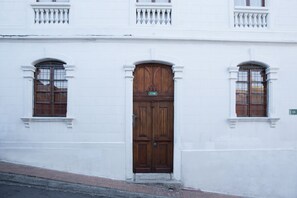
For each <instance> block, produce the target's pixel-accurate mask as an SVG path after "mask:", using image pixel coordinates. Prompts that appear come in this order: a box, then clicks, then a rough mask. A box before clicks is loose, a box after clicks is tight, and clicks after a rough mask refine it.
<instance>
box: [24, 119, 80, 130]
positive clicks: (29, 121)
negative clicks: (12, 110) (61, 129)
mask: <svg viewBox="0 0 297 198" xmlns="http://www.w3.org/2000/svg"><path fill="white" fill-rule="evenodd" d="M21 120H22V121H23V122H24V124H25V127H26V128H30V124H31V123H32V122H64V123H66V125H67V128H70V129H71V128H72V125H73V120H74V118H67V117H28V118H21Z"/></svg>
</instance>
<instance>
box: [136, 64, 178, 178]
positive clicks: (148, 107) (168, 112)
mask: <svg viewBox="0 0 297 198" xmlns="http://www.w3.org/2000/svg"><path fill="white" fill-rule="evenodd" d="M173 85H174V83H173V74H172V71H171V67H170V66H167V65H161V64H141V65H138V66H137V67H136V69H135V71H134V85H133V172H134V173H171V172H172V170H173V112H174V109H173V99H174V94H173V93H174V87H173Z"/></svg>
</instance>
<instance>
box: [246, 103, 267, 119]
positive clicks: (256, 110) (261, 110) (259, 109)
mask: <svg viewBox="0 0 297 198" xmlns="http://www.w3.org/2000/svg"><path fill="white" fill-rule="evenodd" d="M250 116H251V117H263V116H266V108H265V105H250Z"/></svg>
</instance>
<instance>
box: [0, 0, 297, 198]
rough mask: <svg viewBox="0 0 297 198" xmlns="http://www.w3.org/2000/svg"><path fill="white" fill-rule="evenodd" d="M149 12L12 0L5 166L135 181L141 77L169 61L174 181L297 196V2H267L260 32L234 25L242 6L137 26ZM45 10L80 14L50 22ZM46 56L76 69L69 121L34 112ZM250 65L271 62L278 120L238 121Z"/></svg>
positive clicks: (179, 11) (7, 22) (0, 106)
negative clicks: (141, 71)
mask: <svg viewBox="0 0 297 198" xmlns="http://www.w3.org/2000/svg"><path fill="white" fill-rule="evenodd" d="M57 5H58V8H57ZM59 6H60V7H59ZM141 6H142V5H141V4H136V3H135V0H113V1H110V0H109V1H97V0H85V1H81V0H70V2H63V3H53V2H52V3H36V2H35V1H33V0H0V9H1V12H0V69H1V78H0V160H3V161H8V162H14V163H20V164H26V165H32V166H37V167H44V168H49V169H54V170H61V171H67V172H72V173H80V174H85V175H92V176H99V177H106V178H112V179H118V180H129V179H132V178H133V172H132V162H133V158H132V154H133V150H132V134H133V129H132V108H133V71H134V68H135V66H137V64H139V63H145V62H151V63H154V62H156V63H166V64H169V65H172V71H173V75H174V86H175V87H174V88H175V89H174V153H173V157H174V160H173V177H174V178H175V179H177V180H180V181H181V182H182V183H183V184H184V186H186V187H191V188H196V189H201V190H204V191H210V192H218V193H226V194H231V195H240V196H247V197H263V198H264V197H265V198H266V197H267V198H268V197H269V198H273V197H275V198H296V197H297V168H296V167H297V146H296V145H297V115H290V113H289V112H290V110H292V109H297V92H296V91H297V90H296V87H297V82H296V74H297V59H296V55H297V12H296V11H295V10H296V9H297V1H295V0H287V1H286V2H283V1H280V0H267V1H266V6H265V8H263V9H264V10H261V12H264V13H268V15H267V27H254V28H248V27H245V28H242V27H234V26H235V25H234V23H235V19H234V12H235V7H234V1H233V0H220V1H217V0H208V1H197V0H188V1H182V0H172V1H171V3H170V4H169V5H166V6H167V7H166V6H165V7H166V9H170V10H171V18H170V20H171V24H168V25H158V24H156V25H142V24H136V17H137V16H136V14H137V12H136V9H137V8H138V7H141ZM146 6H147V5H146ZM148 6H149V5H148ZM159 6H161V7H162V6H164V5H163V4H160V5H159ZM39 7H41V8H42V9H45V8H46V9H56V8H57V9H69V16H68V18H67V20H65V22H63V23H62V22H61V23H53V22H51V23H43V22H44V21H45V18H44V19H43V22H42V23H39V22H38V21H37V22H36V21H35V20H36V19H37V18H36V16H35V15H34V9H35V8H39ZM157 7H158V5H157ZM251 10H252V11H253V9H251ZM254 10H257V9H256V8H255V9H254ZM52 20H53V18H52ZM57 20H58V19H57ZM44 60H60V61H63V62H65V63H66V64H65V70H66V78H67V80H68V93H67V94H68V98H67V116H66V117H63V118H61V117H60V118H57V117H51V118H40V117H34V116H33V106H34V103H33V99H34V97H33V92H34V91H33V80H34V72H35V65H36V64H37V63H39V62H41V61H44ZM245 62H251V63H257V64H261V65H262V66H264V67H266V74H267V80H268V104H267V106H268V107H267V108H268V114H267V117H261V118H238V117H237V116H236V112H235V104H236V101H235V100H236V98H235V89H236V78H237V72H238V67H237V66H238V65H239V64H241V63H245Z"/></svg>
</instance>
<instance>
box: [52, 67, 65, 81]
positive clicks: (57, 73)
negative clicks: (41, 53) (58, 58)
mask: <svg viewBox="0 0 297 198" xmlns="http://www.w3.org/2000/svg"><path fill="white" fill-rule="evenodd" d="M54 79H55V80H64V79H66V71H65V70H64V69H56V68H55V70H54Z"/></svg>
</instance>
